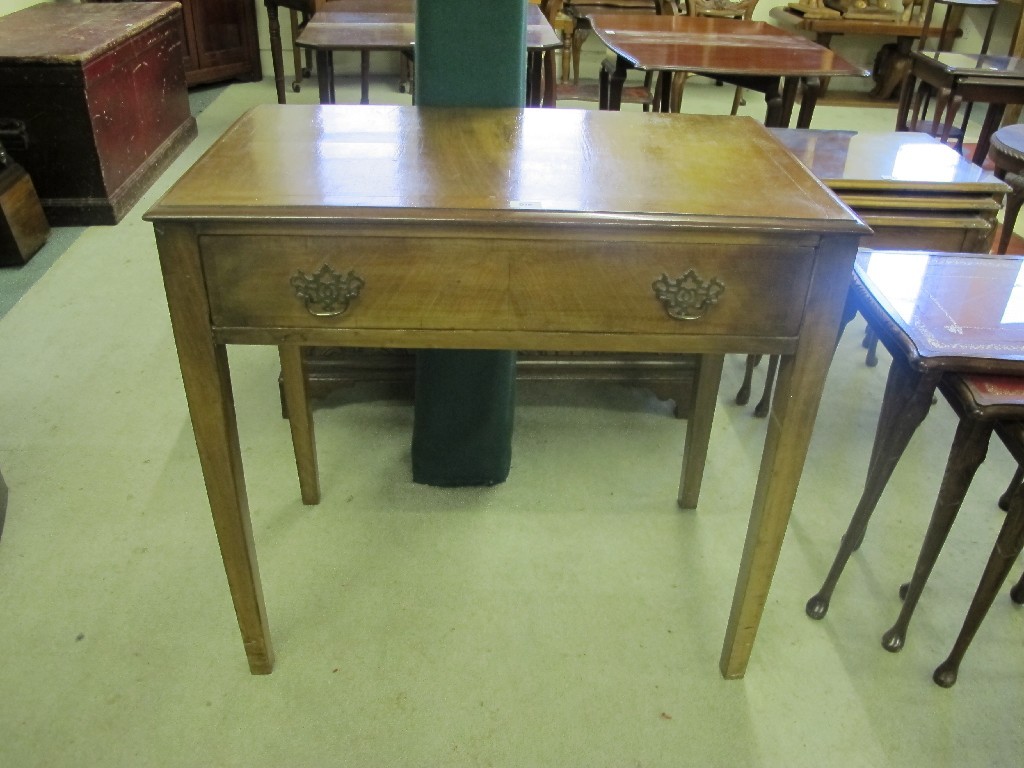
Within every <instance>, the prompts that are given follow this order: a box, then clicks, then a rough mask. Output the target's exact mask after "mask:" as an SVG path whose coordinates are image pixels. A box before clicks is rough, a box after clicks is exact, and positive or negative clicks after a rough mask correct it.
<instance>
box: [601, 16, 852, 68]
mask: <svg viewBox="0 0 1024 768" xmlns="http://www.w3.org/2000/svg"><path fill="white" fill-rule="evenodd" d="M588 18H589V20H590V24H591V27H592V28H593V30H594V32H595V34H597V36H598V37H600V38H601V41H602V42H603V43H604V44H605V45H607V46H608V47H609V48H611V49H612V50H613V51H615V52H616V53H617V54H619V55H620V56H622V57H624V58H625V59H627V60H628V61H630V63H631V64H632V65H633V66H634V67H636V68H638V69H645V70H658V71H661V70H668V71H686V72H705V73H721V74H737V75H771V76H780V77H803V76H807V77H811V76H819V77H837V76H842V75H854V76H864V75H867V70H865V69H863V68H861V67H858V66H856V65H854V64H851V63H849V62H848V61H846V60H845V59H843V58H841V57H840V56H838V55H836V54H835V53H833V52H832V51H831V50H829V49H828V48H825V47H824V46H821V45H818V44H817V43H815V42H812V41H810V40H808V39H806V38H804V37H801V36H800V35H796V34H793V33H792V32H788V31H786V30H784V29H780V28H779V27H776V26H773V25H771V24H767V23H765V22H760V21H741V20H737V19H716V18H706V17H691V16H658V15H653V14H652V15H646V14H594V15H592V16H589V17H588Z"/></svg>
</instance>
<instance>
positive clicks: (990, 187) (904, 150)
mask: <svg viewBox="0 0 1024 768" xmlns="http://www.w3.org/2000/svg"><path fill="white" fill-rule="evenodd" d="M772 134H773V135H774V136H775V137H776V138H777V139H779V141H781V142H782V143H783V144H784V145H785V146H786V148H787V149H789V150H790V151H791V152H792V153H793V154H794V155H796V156H797V157H798V158H799V159H800V160H801V161H802V162H803V163H804V164H805V165H806V166H807V167H808V168H810V169H811V171H813V172H814V175H815V176H817V177H818V178H819V179H821V180H822V181H823V182H824V183H825V184H826V185H828V188H829V189H831V190H832V191H833V192H835V193H836V194H838V195H839V197H840V198H841V199H842V200H843V202H844V203H846V204H847V205H849V206H850V207H851V208H853V210H854V211H856V212H857V214H858V215H859V216H860V217H861V218H862V219H863V220H864V222H865V223H867V224H868V225H869V226H870V227H871V229H872V230H873V231H874V232H873V234H872V235H871V236H870V237H866V238H864V239H863V240H862V241H861V245H862V246H870V247H872V248H910V249H922V248H926V249H931V250H937V251H954V252H955V251H960V252H963V251H969V252H987V251H988V250H989V249H990V248H991V247H992V241H993V239H994V237H995V232H996V229H997V227H998V222H997V220H996V216H997V215H998V213H999V211H1000V209H1001V206H1002V200H1003V196H1004V195H1006V193H1007V192H1008V191H1009V187H1007V185H1006V184H1004V183H1003V182H1001V181H999V179H997V178H996V177H995V176H994V175H993V174H992V173H990V172H989V171H986V170H983V169H982V168H980V167H979V166H977V165H974V164H973V163H969V162H967V161H966V160H965V159H964V158H963V157H962V156H961V155H960V153H959V152H956V151H955V150H954V149H953V148H952V147H949V146H946V145H945V144H943V143H942V142H941V141H939V140H938V139H936V138H934V137H932V136H929V135H928V134H925V133H914V132H898V131H884V132H877V133H876V132H858V131H819V130H803V129H794V128H773V129H772ZM865 346H866V347H867V349H868V353H867V364H868V365H875V364H876V362H877V358H876V356H875V348H876V346H877V342H876V339H875V337H874V335H873V332H872V331H870V330H869V332H868V335H867V337H866V339H865ZM756 363H757V361H756V358H748V360H747V368H746V373H745V375H744V377H743V383H742V384H741V385H740V389H739V392H738V393H737V395H736V403H737V404H739V405H744V404H746V403H747V401H748V400H749V398H750V390H751V386H752V379H753V373H754V366H755V365H756ZM773 370H774V369H773V367H772V365H771V364H770V365H769V367H768V374H767V377H766V379H765V386H764V393H763V395H762V397H761V399H760V401H759V402H758V403H757V405H756V406H755V407H754V415H755V416H766V415H767V414H768V410H769V408H770V396H771V391H772V379H773Z"/></svg>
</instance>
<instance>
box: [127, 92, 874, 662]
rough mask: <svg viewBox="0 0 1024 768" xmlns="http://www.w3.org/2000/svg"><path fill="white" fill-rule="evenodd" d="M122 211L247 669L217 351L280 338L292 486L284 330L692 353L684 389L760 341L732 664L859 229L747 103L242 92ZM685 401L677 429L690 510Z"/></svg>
mask: <svg viewBox="0 0 1024 768" xmlns="http://www.w3.org/2000/svg"><path fill="white" fill-rule="evenodd" d="M669 146H670V147H672V150H673V151H672V152H670V153H666V152H664V148H665V147H669ZM737 167H741V168H743V169H745V173H744V174H742V175H739V174H736V173H735V172H734V171H735V169H736V168H737ZM499 169H500V172H496V171H497V170H499ZM554 169H557V170H554ZM146 218H147V219H148V220H149V221H152V222H153V225H154V230H155V234H156V240H157V246H158V250H159V253H160V262H161V268H162V270H163V275H164V281H165V287H166V291H167V298H168V305H169V308H170V315H171V324H172V328H173V332H174V338H175V342H176V345H177V348H178V355H179V361H180V364H181V372H182V378H183V381H184V384H185V391H186V397H187V400H188V404H189V411H190V414H191V419H192V425H193V429H194V432H195V437H196V443H197V446H198V448H199V456H200V461H201V464H202V468H203V474H204V477H205V479H206V486H207V491H208V495H209V498H210V506H211V509H212V512H213V518H214V523H215V528H216V531H217V536H218V540H219V543H220V547H221V554H222V557H223V560H224V566H225V571H226V573H227V576H228V582H229V586H230V589H231V595H232V599H233V601H234V606H235V612H236V615H237V618H238V623H239V627H240V629H241V632H242V638H243V644H244V647H245V651H246V655H247V657H248V660H249V667H250V670H251V671H252V672H253V673H268V672H270V671H271V669H272V666H273V652H272V649H271V644H270V636H269V629H268V622H267V614H266V610H265V608H264V605H263V598H262V590H261V586H260V576H259V569H258V567H257V564H256V552H255V548H254V545H253V539H252V532H251V526H250V522H249V509H248V501H247V498H246V492H245V480H244V474H243V469H242V460H241V453H240V450H239V443H238V434H237V427H236V423H235V416H234V405H233V402H232V392H231V383H230V374H229V369H228V359H227V354H226V351H227V350H226V345H228V344H269V345H276V346H278V347H279V349H280V354H281V361H282V369H283V372H284V381H285V397H286V401H287V403H288V410H289V417H290V420H291V426H292V435H293V442H294V445H295V448H296V457H297V465H298V468H299V480H300V483H299V484H300V489H301V492H302V496H303V500H304V501H306V502H307V503H316V502H317V501H318V500H319V498H320V489H319V480H318V477H317V470H316V456H315V449H314V442H313V425H312V420H311V418H310V410H309V407H308V398H307V396H306V392H305V384H304V378H303V375H302V370H301V355H300V352H301V349H302V347H303V346H310V345H313V346H315V345H323V346H333V347H337V346H361V347H368V346H369V347H383V348H387V347H402V348H418V347H441V348H448V349H459V348H468V349H533V350H553V351H606V352H695V353H699V354H701V355H702V356H703V357H704V360H705V361H706V362H705V365H704V366H703V371H704V372H703V373H702V378H703V384H704V385H705V388H713V387H716V386H717V384H718V376H719V375H720V372H721V361H722V356H723V355H724V354H726V353H734V352H759V353H764V354H779V355H782V364H781V374H780V381H779V387H778V395H777V397H776V400H775V411H774V418H773V419H772V420H771V423H770V424H769V428H768V434H767V438H766V442H765V448H764V452H763V456H762V463H761V468H760V471H759V475H758V482H757V489H756V491H755V494H754V503H753V507H752V510H751V515H750V523H749V529H748V533H747V539H746V544H745V545H744V547H743V553H742V557H741V558H740V562H739V574H738V577H737V583H736V590H735V596H734V600H733V605H732V610H731V613H730V616H729V620H728V624H727V628H726V637H725V642H724V645H723V650H722V657H721V664H720V668H721V672H722V674H723V675H724V676H725V677H727V678H735V677H741V676H742V675H743V674H744V672H745V670H746V667H747V661H748V658H749V655H750V651H751V648H752V646H753V642H754V637H755V634H756V632H757V626H758V623H759V621H760V617H761V614H762V611H763V609H764V606H765V603H766V600H767V593H768V589H769V585H770V583H771V577H772V573H773V572H774V568H775V564H776V562H777V559H778V556H779V550H780V548H781V545H782V539H783V536H784V534H785V530H786V525H787V522H788V519H789V514H790V510H791V508H792V504H793V500H794V497H795V495H796V490H797V484H798V481H799V478H800V474H801V471H802V468H803V463H804V460H805V458H806V454H807V448H808V443H809V440H810V436H811V431H812V428H813V425H814V418H815V414H816V412H817V407H818V403H819V400H820V396H821V391H822V388H823V385H824V381H825V375H826V372H827V369H828V365H829V362H830V359H831V350H832V345H833V341H834V339H835V336H836V333H837V332H838V329H839V322H840V317H841V314H842V307H843V302H844V299H845V296H846V291H847V286H848V284H849V279H850V269H851V267H852V262H853V258H854V256H855V253H856V249H857V242H858V240H859V238H860V237H861V236H862V235H864V234H866V233H867V232H868V229H867V227H866V226H865V225H864V224H863V223H862V222H861V221H860V220H859V219H858V218H857V217H856V216H855V215H854V214H853V213H852V212H851V211H850V209H849V208H848V207H846V206H845V205H843V204H842V203H841V202H840V201H839V200H837V199H836V198H835V196H834V195H833V194H832V193H831V192H829V191H828V190H827V189H825V188H824V187H823V186H822V185H821V183H820V182H819V181H818V180H817V179H816V178H815V177H814V176H812V175H811V173H810V172H809V171H807V170H806V168H804V167H803V166H802V165H801V164H800V163H799V162H797V161H796V159H795V158H792V157H790V156H788V155H786V154H784V153H780V152H779V151H778V144H777V142H776V141H775V140H774V139H772V137H771V136H770V134H769V133H768V132H767V131H766V130H765V129H764V128H763V127H762V126H760V125H759V124H758V123H757V122H756V121H754V120H751V119H749V118H734V117H717V116H707V115H684V116H680V115H650V114H632V113H608V112H594V111H578V110H568V109H566V110H562V109H558V110H546V109H443V108H415V107H373V106H350V107H339V106H334V107H304V106H288V107H282V106H279V105H265V106H261V107H257V108H255V109H253V110H252V111H250V112H248V113H247V114H246V115H244V116H243V117H242V118H241V119H239V120H238V122H236V123H235V125H234V126H232V127H231V128H230V129H228V131H227V132H226V133H225V134H224V135H223V136H222V137H221V138H220V139H218V141H217V142H216V143H215V144H214V145H213V146H212V147H211V149H210V150H209V151H208V152H207V153H206V154H205V155H204V156H203V157H202V158H201V159H200V160H199V161H198V162H197V163H196V165H195V166H193V168H192V169H191V170H189V171H188V172H186V173H185V174H184V175H183V176H182V177H181V178H180V179H179V180H178V182H177V183H176V184H175V185H174V186H173V187H172V188H171V189H170V191H169V192H168V193H167V194H166V195H165V196H164V197H163V198H162V199H161V200H160V201H159V202H158V203H157V204H156V205H155V206H154V207H153V208H151V209H150V211H149V212H148V213H147V214H146ZM753 306H756V307H757V311H756V312H752V311H751V307H753ZM713 399H714V398H712V402H713ZM709 410H710V409H703V410H702V411H701V412H700V414H699V415H698V417H697V418H694V419H691V421H690V422H689V423H688V425H687V446H686V449H685V451H684V462H683V472H682V478H683V479H682V483H681V486H682V487H681V491H680V497H679V498H680V501H681V502H682V503H683V504H684V505H688V506H692V505H694V504H696V489H697V488H699V484H700V470H701V468H702V467H703V463H704V455H705V454H706V452H707V442H708V433H709V432H710V422H711V418H712V414H711V413H710V412H709ZM510 482H515V478H514V477H513V478H511V479H510ZM552 490H554V489H552ZM296 599H301V597H299V596H297V597H296Z"/></svg>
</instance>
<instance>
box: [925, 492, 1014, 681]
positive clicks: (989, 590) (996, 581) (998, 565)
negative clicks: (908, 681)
mask: <svg viewBox="0 0 1024 768" xmlns="http://www.w3.org/2000/svg"><path fill="white" fill-rule="evenodd" d="M1022 549H1024V489H1022V488H1020V487H1018V488H1017V491H1016V492H1015V493H1014V494H1013V498H1012V499H1011V501H1010V511H1009V512H1008V513H1007V515H1006V520H1004V521H1003V527H1002V529H1001V530H1000V531H999V536H998V537H997V538H996V544H995V546H994V547H993V548H992V554H991V555H990V556H989V559H988V563H987V564H986V566H985V572H984V573H983V574H982V576H981V582H980V583H979V584H978V589H977V591H976V592H975V593H974V599H973V600H972V601H971V607H970V608H968V609H967V618H966V619H964V625H963V627H962V628H961V629H960V634H959V635H958V636H957V638H956V642H954V643H953V650H952V651H951V652H950V654H949V657H948V658H947V659H946V660H945V661H944V662H942V663H941V664H940V665H939V666H938V667H937V668H936V670H935V674H934V675H932V679H933V680H934V681H935V683H936V684H937V685H941V686H942V687H943V688H949V687H951V686H953V685H954V684H955V683H956V678H957V675H958V674H959V671H960V662H962V661H963V658H964V654H965V653H967V649H968V648H969V647H970V645H971V641H972V640H973V639H974V635H975V634H976V633H977V631H978V627H980V626H981V622H982V620H983V619H984V618H985V614H987V613H988V609H989V608H990V607H991V606H992V602H993V601H994V600H995V596H996V594H997V593H998V592H999V589H1000V587H1002V585H1003V582H1004V581H1005V580H1006V577H1007V575H1008V574H1009V572H1010V569H1011V568H1012V567H1013V563H1014V561H1015V560H1016V559H1017V556H1018V555H1020V553H1021V550H1022ZM1022 583H1024V579H1021V581H1020V582H1018V583H1017V585H1016V586H1015V587H1014V588H1013V591H1015V592H1017V594H1018V596H1020V590H1021V584H1022ZM1011 595H1012V592H1011ZM1014 599H1015V600H1016V598H1014ZM1017 602H1020V601H1019V600H1018V601H1017Z"/></svg>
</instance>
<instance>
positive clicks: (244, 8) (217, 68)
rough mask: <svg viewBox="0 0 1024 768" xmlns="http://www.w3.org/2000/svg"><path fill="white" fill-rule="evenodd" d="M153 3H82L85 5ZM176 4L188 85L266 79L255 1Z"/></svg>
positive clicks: (202, 0) (100, 0) (187, 0)
mask: <svg viewBox="0 0 1024 768" xmlns="http://www.w3.org/2000/svg"><path fill="white" fill-rule="evenodd" d="M152 1H153V0H83V2H86V3H120V2H136V3H138V2H152ZM177 1H178V2H179V4H180V5H181V12H182V16H181V30H182V35H183V38H182V39H183V42H184V46H183V48H182V53H183V56H184V59H185V82H186V84H187V85H189V86H193V85H204V84H206V83H216V82H219V81H221V80H259V79H260V78H262V77H263V70H262V68H261V66H260V44H259V39H258V37H257V31H256V11H255V5H254V0H177Z"/></svg>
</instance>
